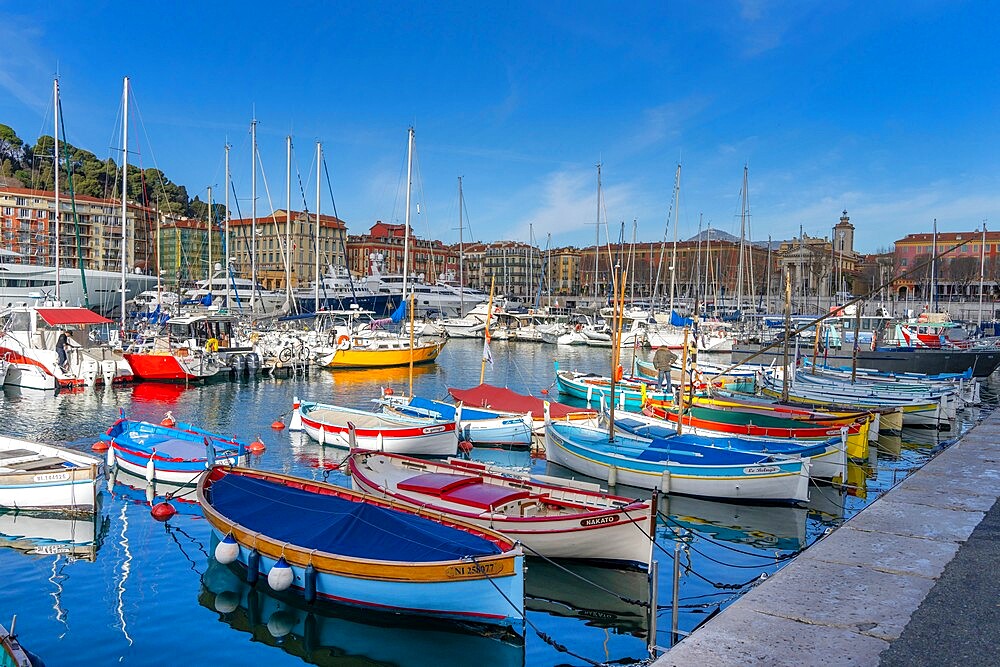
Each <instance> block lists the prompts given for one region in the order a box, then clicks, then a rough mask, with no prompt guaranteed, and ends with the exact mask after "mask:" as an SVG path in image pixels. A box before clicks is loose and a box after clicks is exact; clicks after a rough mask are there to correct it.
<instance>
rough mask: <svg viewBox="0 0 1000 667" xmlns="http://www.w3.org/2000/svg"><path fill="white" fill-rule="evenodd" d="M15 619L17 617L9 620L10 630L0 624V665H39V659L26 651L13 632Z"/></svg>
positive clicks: (7, 666) (21, 666) (30, 666)
mask: <svg viewBox="0 0 1000 667" xmlns="http://www.w3.org/2000/svg"><path fill="white" fill-rule="evenodd" d="M16 621H17V617H15V618H14V620H13V621H11V624H10V632H7V628H5V627H3V626H2V625H0V666H2V667H32V665H41V664H42V663H41V661H40V660H38V659H37V658H35V656H33V655H31V654H30V653H28V651H26V650H25V649H24V647H23V646H21V643H20V642H19V641H17V636H16V635H15V634H14V625H15V623H16Z"/></svg>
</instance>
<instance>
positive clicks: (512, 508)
mask: <svg viewBox="0 0 1000 667" xmlns="http://www.w3.org/2000/svg"><path fill="white" fill-rule="evenodd" d="M348 466H349V472H350V475H351V484H352V486H353V487H354V489H356V490H358V491H364V492H365V493H369V494H371V495H374V496H376V497H380V498H386V499H388V500H392V501H394V502H399V503H402V504H404V505H409V506H410V507H420V508H423V509H426V510H431V511H433V512H435V513H440V514H443V515H445V516H451V517H456V518H459V519H462V520H464V521H468V522H469V523H473V524H475V525H478V526H483V527H488V528H491V529H493V530H496V531H499V532H500V533H503V534H504V535H506V536H507V537H509V538H511V539H515V540H518V541H519V542H520V543H521V544H523V545H524V547H525V549H526V553H527V554H529V555H539V556H544V557H546V558H573V559H581V560H589V561H600V562H605V563H609V564H612V563H613V564H616V565H619V566H628V567H642V568H645V567H647V566H648V565H649V563H650V562H651V560H652V544H653V540H652V538H651V537H650V526H651V521H652V520H653V517H652V516H651V509H650V507H651V504H650V503H649V502H645V501H641V500H636V499H631V498H624V497H621V496H611V495H608V494H605V493H600V491H599V489H598V488H597V486H596V485H594V484H588V485H587V487H586V488H573V487H571V486H568V485H569V484H572V482H569V481H568V480H567V481H566V482H565V485H557V484H554V483H549V482H548V481H546V482H540V481H536V480H533V479H531V478H528V477H521V476H516V475H511V474H510V472H509V471H499V470H491V469H490V468H489V467H488V466H487V465H486V464H484V463H481V462H479V461H460V460H455V459H449V460H448V461H425V460H422V459H415V458H411V457H408V456H400V455H396V454H387V453H385V452H363V451H355V452H353V453H352V454H351V457H350V459H349V460H348ZM652 512H655V509H653V510H652Z"/></svg>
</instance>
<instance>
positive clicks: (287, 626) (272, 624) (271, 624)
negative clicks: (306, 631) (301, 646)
mask: <svg viewBox="0 0 1000 667" xmlns="http://www.w3.org/2000/svg"><path fill="white" fill-rule="evenodd" d="M294 629H295V614H294V613H293V612H291V611H290V610H288V609H275V610H274V613H272V614H271V617H270V618H269V619H267V631H268V632H270V633H271V636H272V637H274V638H275V639H278V640H281V639H282V638H284V637H286V636H287V635H288V634H289V633H290V632H291V631H292V630H294Z"/></svg>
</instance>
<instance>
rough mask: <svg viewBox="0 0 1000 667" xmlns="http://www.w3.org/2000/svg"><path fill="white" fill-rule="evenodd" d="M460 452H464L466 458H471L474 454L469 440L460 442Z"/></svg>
mask: <svg viewBox="0 0 1000 667" xmlns="http://www.w3.org/2000/svg"><path fill="white" fill-rule="evenodd" d="M458 451H460V452H462V454H463V455H464V456H465V458H469V456H470V455H471V454H472V443H471V442H469V441H468V440H459V441H458Z"/></svg>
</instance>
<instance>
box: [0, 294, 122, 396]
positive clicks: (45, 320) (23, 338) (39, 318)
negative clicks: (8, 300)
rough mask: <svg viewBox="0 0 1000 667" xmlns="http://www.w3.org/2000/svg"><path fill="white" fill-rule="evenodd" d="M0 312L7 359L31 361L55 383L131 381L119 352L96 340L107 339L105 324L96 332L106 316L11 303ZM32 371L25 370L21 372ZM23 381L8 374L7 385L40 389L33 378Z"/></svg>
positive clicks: (0, 345)
mask: <svg viewBox="0 0 1000 667" xmlns="http://www.w3.org/2000/svg"><path fill="white" fill-rule="evenodd" d="M0 315H2V324H0V328H2V330H3V333H2V334H0V356H4V357H5V358H6V359H7V360H8V361H10V362H11V363H14V364H18V365H19V366H22V367H23V366H26V365H32V366H36V367H37V368H38V369H40V370H41V371H42V372H43V373H45V374H47V375H50V376H52V377H53V378H54V379H55V381H56V382H57V383H58V385H59V386H61V387H83V386H87V387H89V386H92V385H94V384H98V383H104V384H107V385H110V384H113V383H118V382H128V381H130V380H132V376H133V374H132V368H131V366H129V363H128V361H126V360H125V358H124V357H123V356H122V354H121V352H120V351H118V350H113V349H112V348H111V345H110V344H109V343H103V342H100V341H101V340H102V339H110V338H112V336H111V335H110V332H111V330H110V329H106V328H105V329H104V330H103V331H102V327H104V326H105V325H108V324H111V323H112V322H111V320H108V319H107V318H105V317H102V316H101V315H98V314H97V313H95V312H93V311H90V310H87V309H86V308H76V307H69V306H63V305H45V306H15V307H13V308H9V309H7V310H5V311H3V312H2V314H0ZM61 333H65V334H66V344H65V351H66V363H65V364H64V365H62V366H60V365H59V356H58V353H57V351H56V344H57V342H58V340H59V338H60V334H61ZM22 370H25V369H22ZM32 375H33V374H31V373H27V374H26V377H28V378H30V377H32ZM23 381H24V379H23V378H14V379H13V380H12V384H15V385H16V386H30V387H32V388H44V387H42V386H40V385H39V384H37V383H32V384H30V385H25V384H23ZM43 384H44V385H46V386H47V385H48V384H49V383H48V381H45V382H44V383H43Z"/></svg>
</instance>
